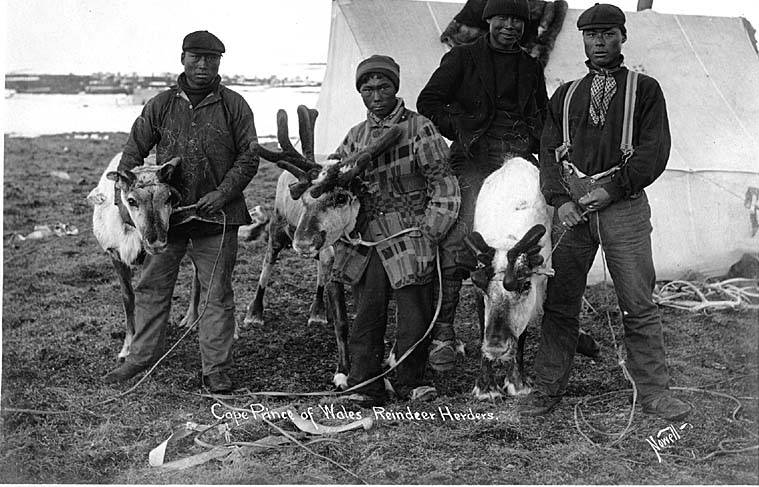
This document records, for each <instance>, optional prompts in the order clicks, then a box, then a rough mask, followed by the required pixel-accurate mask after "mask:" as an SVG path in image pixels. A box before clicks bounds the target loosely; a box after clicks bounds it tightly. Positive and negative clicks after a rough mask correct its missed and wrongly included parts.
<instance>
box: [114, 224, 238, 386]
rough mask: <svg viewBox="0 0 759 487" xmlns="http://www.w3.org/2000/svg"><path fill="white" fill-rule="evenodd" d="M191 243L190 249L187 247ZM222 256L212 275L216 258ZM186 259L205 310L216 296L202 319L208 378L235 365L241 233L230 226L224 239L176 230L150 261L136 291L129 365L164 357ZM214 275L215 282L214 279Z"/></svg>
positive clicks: (201, 337)
mask: <svg viewBox="0 0 759 487" xmlns="http://www.w3.org/2000/svg"><path fill="white" fill-rule="evenodd" d="M190 242H192V245H191V246H188V243H190ZM219 246H221V255H220V256H219V261H218V263H217V264H216V269H215V270H213V267H214V261H215V260H216V255H217V254H218V252H219ZM185 253H187V254H188V255H189V256H190V258H191V259H192V261H193V263H194V264H195V267H196V268H197V269H198V278H199V280H200V305H199V309H198V312H200V311H202V310H203V303H204V302H205V299H206V295H207V294H208V286H209V283H210V286H211V293H210V296H209V298H208V304H207V306H206V309H205V313H204V314H203V317H202V318H201V319H200V321H199V323H198V325H199V327H198V341H199V342H200V356H201V359H202V363H203V374H204V375H208V374H210V373H212V372H219V371H222V370H224V369H226V368H227V367H229V366H230V365H231V363H232V344H233V343H234V331H235V298H234V291H233V290H232V272H233V270H234V266H235V261H236V260H237V227H236V226H231V227H230V226H228V227H227V230H226V233H225V235H224V238H223V240H222V235H221V234H216V235H207V234H204V233H203V232H197V233H195V232H193V231H183V230H182V229H180V230H176V229H172V231H170V233H169V238H168V247H167V248H166V251H164V252H163V253H161V254H158V255H148V256H147V257H146V258H145V262H144V267H143V269H142V274H141V276H140V279H139V282H138V283H137V286H135V288H134V295H135V307H134V321H135V323H134V325H135V334H134V341H133V343H132V350H131V353H130V354H129V356H128V357H127V361H128V362H129V363H134V364H138V365H143V366H146V365H150V364H152V363H153V362H155V361H156V360H158V359H159V358H160V356H161V355H162V354H163V350H164V348H165V341H166V324H167V323H168V321H169V313H170V311H171V297H172V295H173V294H174V285H175V284H176V281H177V275H178V273H179V263H180V262H181V261H182V258H183V257H184V255H185ZM212 271H213V281H211V273H212Z"/></svg>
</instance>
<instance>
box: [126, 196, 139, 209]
mask: <svg viewBox="0 0 759 487" xmlns="http://www.w3.org/2000/svg"><path fill="white" fill-rule="evenodd" d="M127 203H129V206H135V207H136V206H138V205H137V200H136V199H134V198H127Z"/></svg>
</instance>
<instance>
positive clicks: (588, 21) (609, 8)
mask: <svg viewBox="0 0 759 487" xmlns="http://www.w3.org/2000/svg"><path fill="white" fill-rule="evenodd" d="M624 25H625V13H624V12H622V10H621V9H620V8H619V7H617V6H615V5H610V4H608V3H597V4H595V5H593V6H592V7H590V8H589V9H588V10H586V11H584V12H583V13H581V14H580V17H579V18H578V19H577V28H578V29H579V30H587V29H602V28H608V27H624Z"/></svg>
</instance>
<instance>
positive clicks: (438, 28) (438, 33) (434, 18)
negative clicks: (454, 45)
mask: <svg viewBox="0 0 759 487" xmlns="http://www.w3.org/2000/svg"><path fill="white" fill-rule="evenodd" d="M424 4H425V5H427V10H429V12H430V17H432V21H433V22H434V23H435V28H436V29H437V35H438V36H441V35H443V31H442V30H441V29H440V24H438V22H437V17H435V12H433V11H432V6H431V5H430V2H424Z"/></svg>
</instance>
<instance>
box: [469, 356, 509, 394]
mask: <svg viewBox="0 0 759 487" xmlns="http://www.w3.org/2000/svg"><path fill="white" fill-rule="evenodd" d="M494 368H495V363H494V361H493V360H491V359H489V358H486V357H485V356H484V355H482V356H481V357H480V375H479V376H478V377H477V380H476V381H475V383H474V389H472V395H473V396H474V397H475V398H477V399H479V400H480V401H488V400H493V399H498V398H500V397H503V394H502V393H501V388H500V387H499V385H498V380H497V379H496V374H495V371H494Z"/></svg>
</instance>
